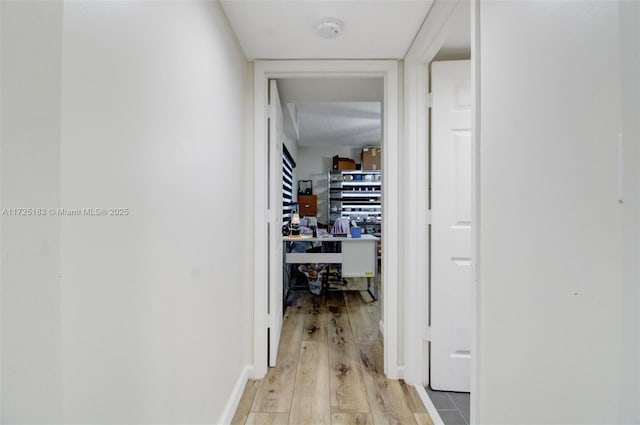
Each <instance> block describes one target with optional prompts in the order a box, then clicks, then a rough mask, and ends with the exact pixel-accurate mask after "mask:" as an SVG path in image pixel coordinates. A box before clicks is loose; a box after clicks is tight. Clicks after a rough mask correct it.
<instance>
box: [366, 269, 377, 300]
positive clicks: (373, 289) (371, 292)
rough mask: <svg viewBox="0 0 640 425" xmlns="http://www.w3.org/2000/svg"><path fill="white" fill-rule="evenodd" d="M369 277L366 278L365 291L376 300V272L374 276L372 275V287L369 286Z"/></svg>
mask: <svg viewBox="0 0 640 425" xmlns="http://www.w3.org/2000/svg"><path fill="white" fill-rule="evenodd" d="M371 279H372V278H370V277H368V278H367V292H368V293H369V295H371V298H373V300H374V301H378V274H377V273H376V275H375V277H373V287H371Z"/></svg>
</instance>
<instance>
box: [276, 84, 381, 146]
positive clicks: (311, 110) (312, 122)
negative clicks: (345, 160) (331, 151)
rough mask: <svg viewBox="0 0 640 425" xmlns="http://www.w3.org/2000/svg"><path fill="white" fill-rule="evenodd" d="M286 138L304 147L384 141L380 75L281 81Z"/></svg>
mask: <svg viewBox="0 0 640 425" xmlns="http://www.w3.org/2000/svg"><path fill="white" fill-rule="evenodd" d="M278 92H279V93H280V102H281V103H282V105H285V106H283V108H284V109H285V110H284V131H285V134H286V136H287V138H289V139H292V140H297V141H298V144H299V145H301V146H311V145H313V146H352V147H357V146H377V145H379V144H380V143H381V140H382V116H381V109H382V101H383V99H384V82H383V80H382V79H381V78H295V79H281V80H278Z"/></svg>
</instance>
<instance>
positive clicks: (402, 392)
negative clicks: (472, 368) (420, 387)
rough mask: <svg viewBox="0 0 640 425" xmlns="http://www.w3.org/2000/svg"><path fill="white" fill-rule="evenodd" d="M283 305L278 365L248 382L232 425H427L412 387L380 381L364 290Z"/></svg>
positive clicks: (374, 314)
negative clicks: (260, 377)
mask: <svg viewBox="0 0 640 425" xmlns="http://www.w3.org/2000/svg"><path fill="white" fill-rule="evenodd" d="M289 304H290V306H289V307H288V308H287V310H286V312H285V318H284V324H283V327H282V337H281V340H280V348H279V352H278V361H277V364H278V365H277V367H274V368H270V369H269V371H268V373H267V375H266V377H265V378H264V379H262V380H259V381H249V383H248V384H247V386H246V388H245V391H244V394H243V396H242V399H241V401H240V404H239V406H238V409H237V411H236V413H235V416H234V418H233V422H232V424H233V425H241V424H246V425H249V424H251V425H253V424H256V425H257V424H260V425H268V424H273V425H280V424H282V425H286V424H290V425H306V424H308V425H329V424H333V425H343V424H344V425H347V424H350V425H351V424H353V425H356V424H357V425H369V424H375V425H383V424H401V425H405V424H413V425H424V424H428V425H433V422H432V421H431V418H430V417H429V415H428V414H427V411H426V410H425V408H424V407H423V405H422V403H421V401H420V398H419V396H418V394H417V393H416V391H415V389H414V388H413V387H411V386H408V385H406V384H405V383H404V382H403V381H402V380H400V381H397V380H390V379H386V378H385V376H384V372H383V358H382V353H383V350H382V341H381V340H380V338H379V334H378V322H379V317H380V308H379V305H378V302H371V297H370V296H369V295H368V293H367V292H365V291H362V292H360V291H347V292H331V293H330V295H329V297H328V299H327V300H326V301H325V298H324V296H314V295H311V294H310V293H308V292H303V291H299V292H296V293H294V294H293V296H292V298H290V300H289Z"/></svg>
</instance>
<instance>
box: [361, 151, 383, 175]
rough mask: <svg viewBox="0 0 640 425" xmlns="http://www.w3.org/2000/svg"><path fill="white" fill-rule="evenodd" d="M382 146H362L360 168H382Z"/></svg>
mask: <svg viewBox="0 0 640 425" xmlns="http://www.w3.org/2000/svg"><path fill="white" fill-rule="evenodd" d="M381 159H382V148H376V147H368V148H362V169H363V170H379V169H381V168H382V166H381V165H382V160H381Z"/></svg>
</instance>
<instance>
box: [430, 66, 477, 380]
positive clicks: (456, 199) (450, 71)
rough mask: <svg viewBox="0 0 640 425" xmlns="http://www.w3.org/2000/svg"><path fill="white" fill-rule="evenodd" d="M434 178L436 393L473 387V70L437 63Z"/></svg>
mask: <svg viewBox="0 0 640 425" xmlns="http://www.w3.org/2000/svg"><path fill="white" fill-rule="evenodd" d="M431 92H432V96H433V97H432V98H433V103H432V111H431V123H432V124H431V129H432V133H431V135H432V141H431V143H432V147H431V149H432V151H431V152H432V153H431V155H432V156H431V163H432V177H431V190H432V192H431V196H432V198H431V206H432V207H431V209H432V228H431V238H432V239H431V298H430V299H431V303H430V304H431V356H430V361H431V365H430V384H431V387H432V388H433V389H436V390H446V391H464V392H469V391H470V387H471V327H472V317H471V289H472V288H471V284H472V283H471V282H472V274H471V217H472V216H471V184H472V181H471V66H470V61H466V60H465V61H449V62H434V63H433V65H432V68H431Z"/></svg>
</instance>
